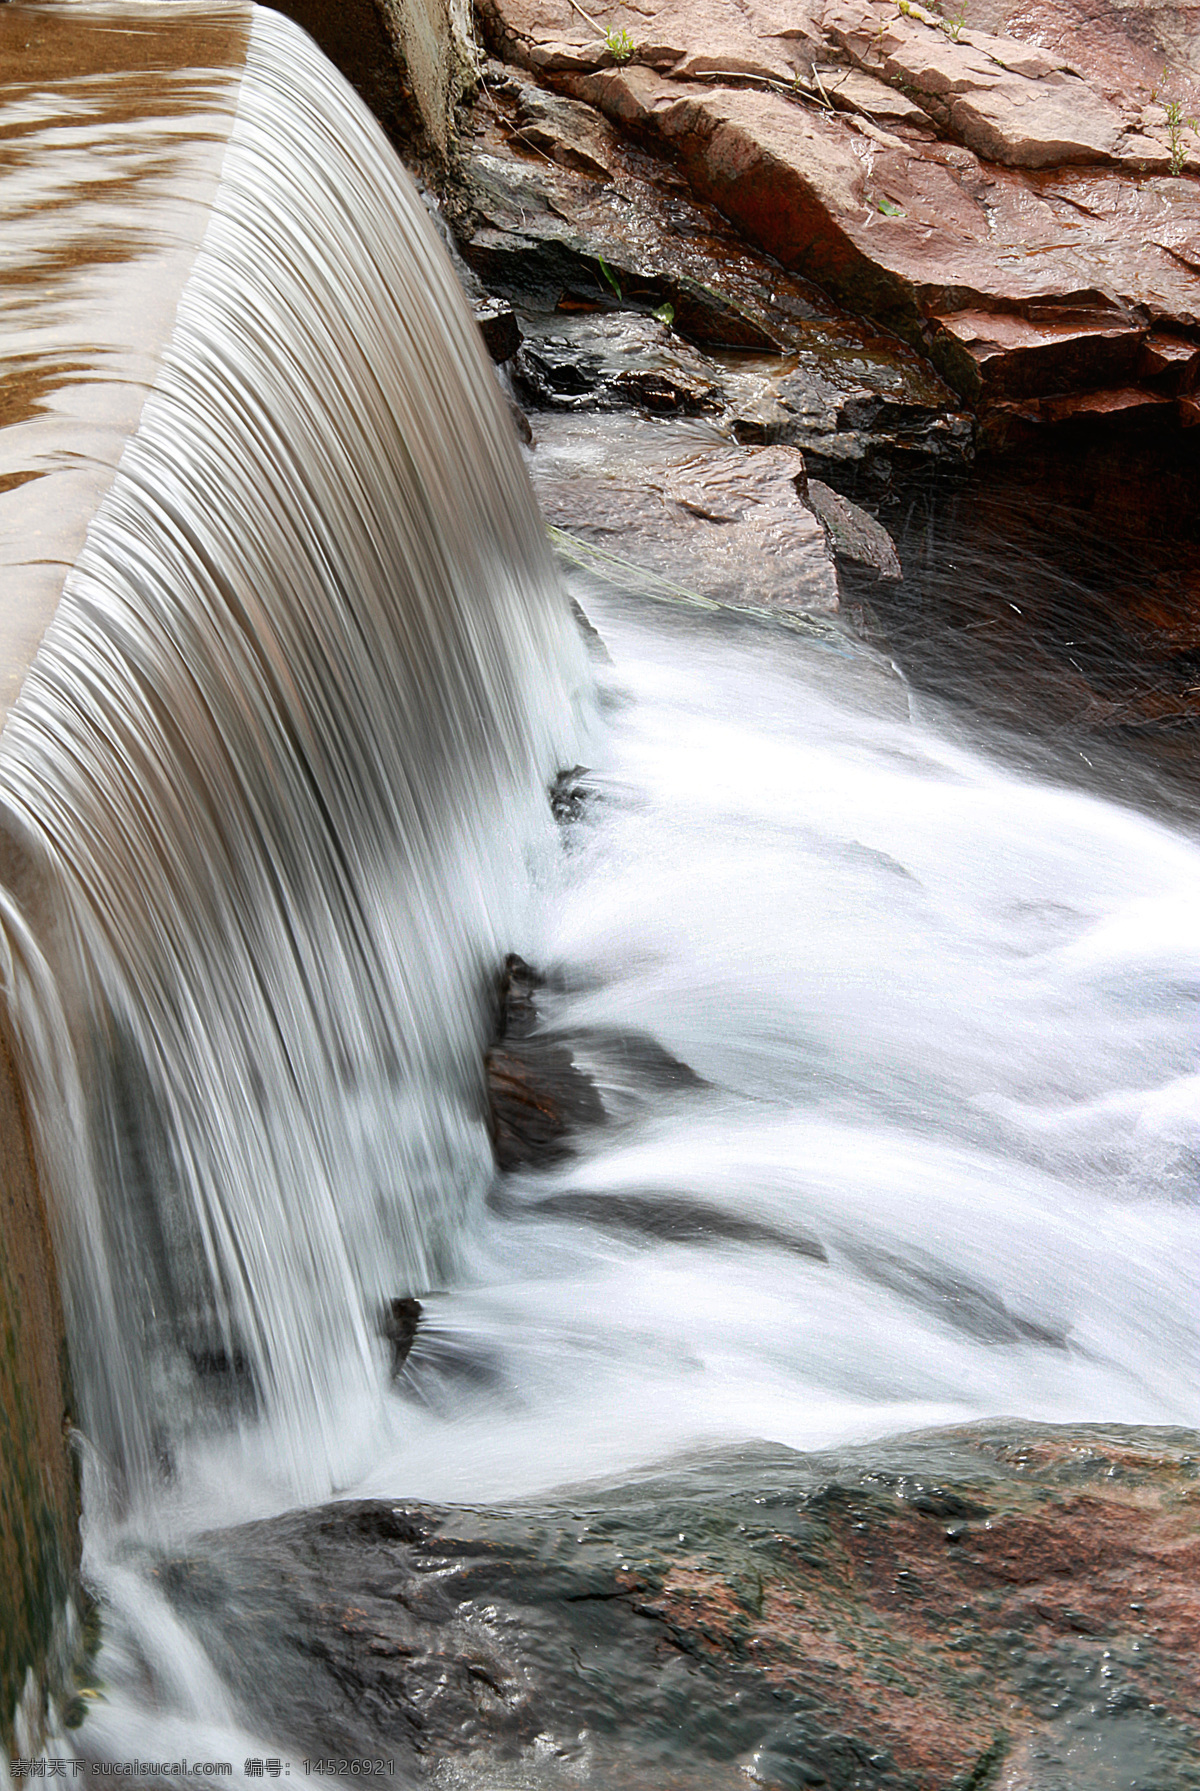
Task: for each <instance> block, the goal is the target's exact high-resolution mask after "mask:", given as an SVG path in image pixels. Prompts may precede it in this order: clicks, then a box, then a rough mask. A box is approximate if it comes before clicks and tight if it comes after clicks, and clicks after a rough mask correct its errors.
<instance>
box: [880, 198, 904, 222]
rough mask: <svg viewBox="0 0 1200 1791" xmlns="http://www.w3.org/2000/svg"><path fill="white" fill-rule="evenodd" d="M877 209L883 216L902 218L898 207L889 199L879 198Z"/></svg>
mask: <svg viewBox="0 0 1200 1791" xmlns="http://www.w3.org/2000/svg"><path fill="white" fill-rule="evenodd" d="M877 210H879V211H881V212H882V213H883V215H884V217H885V218H902V217H903V216H904V213H903V212H902V211H901V209H900V207H899V206H898V205H897V204H896V203H895V202H894V200H891V199H880V200H879V202H878V206H877Z"/></svg>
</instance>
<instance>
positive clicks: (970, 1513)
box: [156, 1395, 1200, 1791]
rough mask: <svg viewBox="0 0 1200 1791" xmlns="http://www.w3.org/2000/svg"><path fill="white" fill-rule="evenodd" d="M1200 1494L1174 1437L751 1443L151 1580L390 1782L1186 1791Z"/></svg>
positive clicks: (227, 1545) (189, 1556) (249, 1670)
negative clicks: (811, 1450)
mask: <svg viewBox="0 0 1200 1791" xmlns="http://www.w3.org/2000/svg"><path fill="white" fill-rule="evenodd" d="M493 1396H495V1395H493ZM1198 1490H1200V1436H1197V1435H1196V1434H1195V1433H1193V1432H1188V1431H1171V1430H1151V1429H1136V1428H1126V1427H1122V1426H1111V1427H1101V1426H1076V1427H1065V1426H1064V1427H1055V1426H1045V1425H1022V1424H1017V1423H998V1424H990V1425H979V1426H973V1427H966V1428H961V1429H956V1430H949V1431H930V1432H925V1433H922V1434H919V1435H916V1436H912V1437H905V1438H899V1439H894V1440H892V1441H890V1442H885V1443H880V1444H875V1445H873V1446H870V1447H868V1448H860V1449H842V1450H835V1451H829V1452H827V1453H825V1454H822V1455H801V1454H796V1453H793V1452H791V1451H789V1450H787V1449H784V1448H781V1447H779V1446H776V1445H768V1444H764V1443H757V1444H755V1443H750V1444H747V1445H745V1446H744V1447H742V1448H740V1449H738V1448H729V1449H717V1450H713V1451H710V1452H703V1453H699V1454H696V1455H694V1456H691V1457H685V1458H683V1459H680V1460H676V1461H674V1462H671V1463H668V1464H665V1465H663V1466H661V1467H660V1468H658V1469H657V1470H649V1471H645V1472H643V1474H642V1475H641V1476H639V1477H638V1478H637V1479H636V1480H634V1481H631V1482H627V1483H619V1482H609V1483H594V1484H590V1485H585V1486H580V1487H576V1488H573V1489H571V1490H570V1491H568V1492H564V1493H562V1494H559V1495H555V1496H548V1497H542V1498H539V1499H533V1500H529V1501H527V1502H525V1503H522V1504H518V1505H510V1506H506V1507H504V1508H484V1509H479V1508H472V1509H463V1508H451V1507H445V1506H440V1507H438V1506H429V1505H420V1504H416V1503H413V1502H411V1501H405V1502H402V1503H396V1502H395V1501H390V1502H362V1501H360V1502H346V1503H341V1504H337V1505H332V1506H329V1507H327V1508H325V1509H324V1510H318V1511H307V1512H292V1513H288V1514H287V1515H285V1516H283V1517H279V1518H272V1519H270V1520H269V1521H267V1522H262V1523H254V1524H249V1525H246V1526H244V1527H243V1528H241V1529H238V1530H232V1531H229V1532H226V1533H224V1534H222V1535H216V1536H207V1537H204V1538H201V1539H199V1540H198V1541H197V1543H196V1544H195V1545H194V1546H193V1547H191V1548H190V1549H189V1550H188V1551H187V1552H186V1553H183V1554H177V1555H174V1556H171V1557H169V1558H166V1559H163V1560H161V1561H160V1562H159V1564H158V1566H157V1568H156V1585H158V1586H159V1587H160V1588H161V1590H162V1592H163V1593H164V1594H165V1596H166V1597H167V1598H168V1599H169V1600H170V1602H171V1604H172V1605H173V1607H174V1609H175V1611H176V1613H177V1614H178V1615H180V1616H181V1617H182V1618H183V1619H184V1620H185V1621H186V1622H187V1623H188V1624H189V1625H190V1626H191V1627H193V1628H194V1630H195V1631H196V1632H197V1633H198V1635H199V1637H200V1640H201V1641H202V1642H203V1644H204V1645H205V1647H206V1648H207V1649H208V1650H209V1651H210V1653H211V1655H212V1658H213V1659H214V1661H215V1663H216V1664H217V1666H218V1668H222V1667H224V1668H225V1669H226V1673H227V1678H228V1680H229V1682H230V1683H235V1684H237V1685H238V1686H239V1687H240V1688H243V1689H242V1696H243V1697H244V1699H245V1702H246V1705H247V1711H246V1715H247V1717H248V1718H249V1719H251V1720H252V1721H253V1723H254V1725H255V1727H256V1728H259V1729H261V1730H263V1731H267V1732H270V1733H272V1734H273V1735H275V1736H277V1737H279V1745H281V1746H286V1747H290V1748H291V1749H293V1750H295V1751H296V1752H297V1753H302V1754H304V1755H306V1756H308V1757H310V1758H313V1757H318V1758H319V1757H329V1756H334V1757H337V1756H357V1757H358V1758H361V1759H368V1760H370V1759H380V1758H383V1759H389V1758H390V1759H391V1760H392V1761H393V1762H394V1769H395V1771H396V1772H397V1774H398V1775H399V1777H400V1780H401V1782H403V1783H417V1784H423V1783H426V1782H430V1783H437V1784H447V1783H453V1784H454V1785H456V1786H459V1787H463V1788H464V1791H475V1788H478V1791H484V1788H485V1787H486V1788H487V1791H497V1788H499V1787H510V1786H511V1787H518V1786H519V1787H524V1788H526V1791H540V1788H543V1787H544V1788H545V1791H550V1788H551V1787H562V1786H565V1785H568V1784H573V1783H576V1782H579V1781H587V1782H590V1783H595V1784H598V1785H599V1784H602V1785H611V1786H620V1787H621V1791H736V1788H737V1787H743V1788H744V1787H745V1786H746V1785H747V1783H749V1784H750V1785H757V1786H760V1787H763V1788H765V1791H797V1788H799V1787H807V1786H811V1787H818V1786H822V1785H823V1786H825V1787H827V1791H834V1788H839V1791H928V1788H929V1787H930V1786H935V1785H936V1786H946V1787H950V1786H959V1787H963V1788H964V1791H965V1788H966V1787H979V1788H982V1787H983V1786H985V1785H1001V1784H1002V1785H1004V1786H1006V1787H1008V1788H1009V1791H1035V1788H1041V1787H1049V1786H1051V1785H1053V1786H1054V1787H1055V1788H1056V1791H1098V1788H1099V1787H1102V1786H1104V1787H1109V1786H1111V1787H1114V1788H1115V1787H1117V1786H1128V1785H1130V1784H1133V1783H1135V1782H1136V1783H1138V1784H1146V1785H1150V1784H1153V1786H1154V1787H1155V1791H1196V1787H1197V1785H1200V1765H1198V1762H1200V1728H1198V1727H1197V1718H1196V1713H1197V1710H1200V1668H1198V1664H1197V1663H1198V1661H1200V1647H1198V1643H1200V1593H1198V1591H1197V1565H1198V1563H1200V1501H1198V1499H1197V1492H1198ZM281 1652H282V1659H281V1658H280V1654H281Z"/></svg>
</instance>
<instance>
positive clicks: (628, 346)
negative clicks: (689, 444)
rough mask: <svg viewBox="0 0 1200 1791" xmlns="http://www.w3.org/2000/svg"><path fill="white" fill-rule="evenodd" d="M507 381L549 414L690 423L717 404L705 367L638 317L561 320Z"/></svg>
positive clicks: (713, 379)
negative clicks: (627, 412)
mask: <svg viewBox="0 0 1200 1791" xmlns="http://www.w3.org/2000/svg"><path fill="white" fill-rule="evenodd" d="M512 375H513V382H514V384H515V386H516V388H517V391H518V392H519V393H520V394H521V396H522V397H523V398H525V399H526V400H527V401H528V402H529V403H532V404H536V405H545V406H548V407H550V408H551V409H554V410H585V409H586V410H591V409H601V410H616V409H624V408H625V407H627V406H640V407H641V408H642V409H644V410H648V411H651V412H653V413H656V414H663V413H665V414H668V415H674V416H689V415H695V414H698V413H700V412H703V411H715V410H718V409H719V408H720V405H721V394H720V385H719V381H718V378H717V370H716V369H715V368H714V367H713V366H712V365H711V363H709V362H707V361H706V360H705V358H704V357H703V356H702V355H700V354H698V353H697V352H696V351H695V350H694V349H691V348H688V346H687V345H686V343H683V342H680V341H678V339H675V340H672V338H671V336H670V334H669V332H668V331H667V330H666V329H665V328H664V327H663V325H662V324H661V323H656V322H655V321H654V320H653V319H651V318H646V317H640V316H637V315H629V314H624V315H617V316H609V317H577V318H571V319H567V318H564V319H562V320H561V322H560V323H559V324H558V326H557V327H556V329H555V331H554V332H553V334H548V335H543V336H542V337H541V338H540V340H539V341H537V342H536V343H534V342H526V343H525V344H524V346H523V347H522V348H521V351H520V353H519V354H518V355H517V356H516V358H515V360H514V361H513V364H512Z"/></svg>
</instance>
